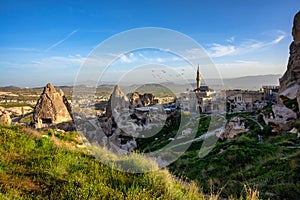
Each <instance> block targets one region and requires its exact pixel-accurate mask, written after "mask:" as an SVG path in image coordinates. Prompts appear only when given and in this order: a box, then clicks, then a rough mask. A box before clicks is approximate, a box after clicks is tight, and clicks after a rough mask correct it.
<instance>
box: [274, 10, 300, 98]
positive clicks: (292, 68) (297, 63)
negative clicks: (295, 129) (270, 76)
mask: <svg viewBox="0 0 300 200" xmlns="http://www.w3.org/2000/svg"><path fill="white" fill-rule="evenodd" d="M292 35H293V40H294V41H293V42H292V43H291V45H290V57H289V61H288V65H287V70H286V72H285V73H284V75H283V76H282V77H281V78H280V79H279V82H280V87H279V96H280V102H281V103H283V102H284V101H286V100H288V99H295V98H296V97H297V94H299V92H298V91H299V85H300V12H298V13H297V14H296V15H295V17H294V24H293V32H292Z"/></svg>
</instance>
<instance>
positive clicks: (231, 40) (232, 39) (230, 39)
mask: <svg viewBox="0 0 300 200" xmlns="http://www.w3.org/2000/svg"><path fill="white" fill-rule="evenodd" d="M234 40H235V38H234V37H230V38H228V39H227V40H226V41H227V42H234Z"/></svg>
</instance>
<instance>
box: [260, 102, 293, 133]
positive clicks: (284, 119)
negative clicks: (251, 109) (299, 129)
mask: <svg viewBox="0 0 300 200" xmlns="http://www.w3.org/2000/svg"><path fill="white" fill-rule="evenodd" d="M272 111H273V113H272V114H270V116H264V121H265V123H266V124H267V125H270V126H271V127H272V128H273V131H274V132H276V133H280V132H284V131H290V130H291V129H292V128H293V127H294V124H295V121H296V119H297V114H296V113H295V112H294V111H292V110H291V109H289V108H287V107H286V106H284V105H273V106H272Z"/></svg>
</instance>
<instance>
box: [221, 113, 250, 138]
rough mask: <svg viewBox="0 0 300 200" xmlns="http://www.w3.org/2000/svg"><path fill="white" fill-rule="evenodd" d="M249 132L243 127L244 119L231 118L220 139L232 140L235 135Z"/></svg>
mask: <svg viewBox="0 0 300 200" xmlns="http://www.w3.org/2000/svg"><path fill="white" fill-rule="evenodd" d="M247 131H249V129H247V128H246V127H245V119H244V118H242V117H233V118H232V119H231V120H230V121H229V122H228V123H227V124H226V126H225V130H224V132H223V133H222V134H221V135H220V139H222V140H225V139H233V138H234V137H235V136H236V135H238V134H240V133H244V132H247Z"/></svg>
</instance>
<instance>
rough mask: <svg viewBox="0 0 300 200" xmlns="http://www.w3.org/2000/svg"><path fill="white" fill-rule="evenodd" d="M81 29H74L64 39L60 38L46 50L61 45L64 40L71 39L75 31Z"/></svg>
mask: <svg viewBox="0 0 300 200" xmlns="http://www.w3.org/2000/svg"><path fill="white" fill-rule="evenodd" d="M78 30H79V29H76V30H74V31H72V32H71V33H69V34H68V35H67V36H66V37H64V38H63V39H61V40H59V41H58V42H56V43H54V44H52V45H51V46H49V47H48V48H47V49H46V50H45V51H49V50H50V49H52V48H54V47H57V46H58V45H60V44H61V43H63V42H64V41H66V40H67V39H69V38H70V37H71V36H72V35H73V34H74V33H76V32H78Z"/></svg>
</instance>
